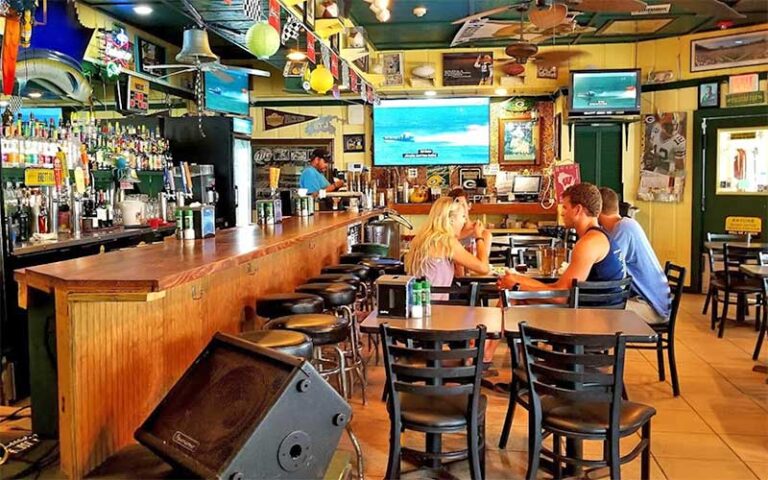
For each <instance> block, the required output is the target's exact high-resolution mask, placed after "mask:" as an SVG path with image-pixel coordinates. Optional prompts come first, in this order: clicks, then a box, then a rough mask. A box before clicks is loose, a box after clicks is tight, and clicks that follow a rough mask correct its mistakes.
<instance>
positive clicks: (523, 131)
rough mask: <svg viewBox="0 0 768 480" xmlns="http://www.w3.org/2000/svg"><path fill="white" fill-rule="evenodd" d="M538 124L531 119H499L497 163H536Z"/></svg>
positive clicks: (520, 164) (517, 164) (516, 164)
mask: <svg viewBox="0 0 768 480" xmlns="http://www.w3.org/2000/svg"><path fill="white" fill-rule="evenodd" d="M538 144H539V124H538V122H535V121H533V120H528V119H523V120H509V119H500V120H499V163H500V164H506V165H515V166H523V165H536V164H538Z"/></svg>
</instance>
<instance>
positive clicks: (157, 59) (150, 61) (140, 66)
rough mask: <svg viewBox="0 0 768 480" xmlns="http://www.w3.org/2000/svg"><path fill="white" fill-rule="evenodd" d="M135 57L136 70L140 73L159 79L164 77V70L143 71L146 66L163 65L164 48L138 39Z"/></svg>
mask: <svg viewBox="0 0 768 480" xmlns="http://www.w3.org/2000/svg"><path fill="white" fill-rule="evenodd" d="M137 43H138V45H137V46H138V48H137V53H138V55H137V56H136V70H137V71H138V72H141V73H146V74H148V75H153V76H156V77H160V76H162V75H165V70H164V69H163V70H151V71H148V70H146V69H145V67H147V66H152V65H162V64H164V63H165V48H163V47H161V46H160V45H156V44H154V43H152V42H149V41H147V40H144V39H143V38H141V37H139V40H138V42H137Z"/></svg>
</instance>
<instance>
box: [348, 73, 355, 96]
mask: <svg viewBox="0 0 768 480" xmlns="http://www.w3.org/2000/svg"><path fill="white" fill-rule="evenodd" d="M349 89H350V90H352V91H353V92H356V91H357V73H355V71H354V70H350V71H349Z"/></svg>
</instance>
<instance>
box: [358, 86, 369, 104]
mask: <svg viewBox="0 0 768 480" xmlns="http://www.w3.org/2000/svg"><path fill="white" fill-rule="evenodd" d="M366 91H367V88H366V86H365V82H360V100H362V101H364V102H367V101H368V95H366V93H365V92H366Z"/></svg>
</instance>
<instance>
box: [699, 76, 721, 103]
mask: <svg viewBox="0 0 768 480" xmlns="http://www.w3.org/2000/svg"><path fill="white" fill-rule="evenodd" d="M719 106H720V84H719V83H718V82H707V83H702V84H700V85H699V108H717V107H719Z"/></svg>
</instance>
